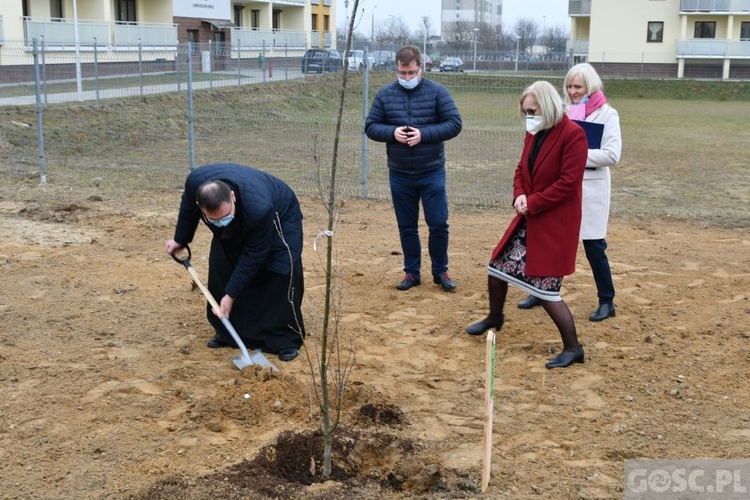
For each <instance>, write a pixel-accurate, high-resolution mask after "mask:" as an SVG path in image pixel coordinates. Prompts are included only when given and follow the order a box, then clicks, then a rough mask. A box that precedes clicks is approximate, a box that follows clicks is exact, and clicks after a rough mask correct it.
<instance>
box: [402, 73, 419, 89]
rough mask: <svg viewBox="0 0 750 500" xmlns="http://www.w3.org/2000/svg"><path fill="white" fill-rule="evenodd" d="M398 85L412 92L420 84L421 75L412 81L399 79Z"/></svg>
mask: <svg viewBox="0 0 750 500" xmlns="http://www.w3.org/2000/svg"><path fill="white" fill-rule="evenodd" d="M398 83H399V85H401V86H402V87H404V88H405V89H406V90H411V89H413V88H414V87H416V86H417V85H418V84H419V75H417V76H415V77H414V78H412V79H411V80H404V79H403V78H401V77H399V78H398Z"/></svg>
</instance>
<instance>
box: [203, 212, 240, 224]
mask: <svg viewBox="0 0 750 500" xmlns="http://www.w3.org/2000/svg"><path fill="white" fill-rule="evenodd" d="M206 219H207V220H208V222H210V223H211V224H213V225H214V226H216V227H227V226H228V225H229V223H230V222H232V220H234V215H232V214H229V215H227V216H226V217H222V218H221V219H219V220H216V219H209V218H208V217H206Z"/></svg>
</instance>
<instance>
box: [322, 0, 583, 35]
mask: <svg viewBox="0 0 750 500" xmlns="http://www.w3.org/2000/svg"><path fill="white" fill-rule="evenodd" d="M336 2H337V4H336V8H337V9H338V10H337V12H338V23H339V27H343V26H344V24H345V19H346V14H345V8H344V0H336ZM353 5H354V0H349V8H352V6H353ZM440 5H441V1H440V0H407V2H404V0H360V1H359V14H358V15H359V17H360V22H359V23H358V24H359V25H358V26H357V28H356V31H358V32H360V33H362V34H363V35H369V34H370V27H371V25H372V15H373V12H374V14H375V24H376V25H377V24H378V23H382V22H384V21H385V20H386V19H388V16H395V17H401V19H403V20H404V22H405V23H406V24H407V25H408V26H409V29H410V30H411V31H414V30H416V29H418V28H419V26H420V25H421V23H422V17H424V16H427V17H429V18H430V23H431V25H432V26H433V28H434V29H435V30H437V32H439V31H440ZM363 9H364V12H363V11H362V10H363ZM406 11H408V13H407V12H406ZM519 18H527V19H533V20H535V21H536V22H537V23H538V24H539V28H540V29H543V28H544V27H545V26H549V27H551V26H560V27H562V28H564V29H565V30H566V31H567V30H568V27H569V26H570V18H569V17H568V0H503V26H505V27H506V28H512V27H513V26H514V25H515V24H516V21H517V20H518V19H519Z"/></svg>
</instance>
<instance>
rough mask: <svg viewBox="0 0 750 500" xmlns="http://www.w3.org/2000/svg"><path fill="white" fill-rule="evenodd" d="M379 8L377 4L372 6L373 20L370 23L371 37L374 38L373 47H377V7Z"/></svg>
mask: <svg viewBox="0 0 750 500" xmlns="http://www.w3.org/2000/svg"><path fill="white" fill-rule="evenodd" d="M377 8H378V6H377V5H374V6H373V7H372V21H371V23H370V38H371V39H372V46H373V48H374V47H375V9H377Z"/></svg>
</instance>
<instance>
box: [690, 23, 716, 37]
mask: <svg viewBox="0 0 750 500" xmlns="http://www.w3.org/2000/svg"><path fill="white" fill-rule="evenodd" d="M693 38H716V22H715V21H696V22H695V34H694V35H693Z"/></svg>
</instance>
